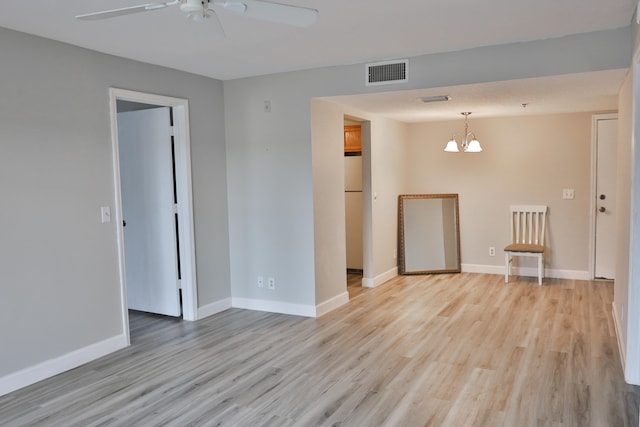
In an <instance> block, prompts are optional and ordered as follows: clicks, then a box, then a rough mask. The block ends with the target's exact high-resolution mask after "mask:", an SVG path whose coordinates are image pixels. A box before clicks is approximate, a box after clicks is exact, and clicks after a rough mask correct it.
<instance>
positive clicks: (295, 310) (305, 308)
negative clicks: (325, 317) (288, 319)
mask: <svg viewBox="0 0 640 427" xmlns="http://www.w3.org/2000/svg"><path fill="white" fill-rule="evenodd" d="M231 306H232V307H234V308H244V309H246V310H256V311H268V312H270V313H280V314H290V315H293V316H305V317H316V308H315V306H313V305H306V304H296V303H291V302H282V301H272V300H261V299H253V298H236V297H232V298H231Z"/></svg>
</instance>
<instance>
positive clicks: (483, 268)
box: [462, 264, 592, 280]
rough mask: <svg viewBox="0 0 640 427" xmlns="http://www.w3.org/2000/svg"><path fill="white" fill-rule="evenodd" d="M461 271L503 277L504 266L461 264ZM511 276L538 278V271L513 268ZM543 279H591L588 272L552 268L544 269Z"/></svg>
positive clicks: (534, 268) (531, 268) (530, 268)
mask: <svg viewBox="0 0 640 427" xmlns="http://www.w3.org/2000/svg"><path fill="white" fill-rule="evenodd" d="M462 271H463V272H465V273H484V274H502V275H503V276H504V265H482V264H462ZM511 274H512V275H513V276H527V277H538V269H537V268H536V267H513V268H512V269H511ZM544 277H552V278H554V279H573V280H591V279H592V278H591V275H590V274H589V272H588V271H582V270H559V269H554V268H545V270H544Z"/></svg>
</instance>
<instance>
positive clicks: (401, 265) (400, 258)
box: [398, 194, 462, 275]
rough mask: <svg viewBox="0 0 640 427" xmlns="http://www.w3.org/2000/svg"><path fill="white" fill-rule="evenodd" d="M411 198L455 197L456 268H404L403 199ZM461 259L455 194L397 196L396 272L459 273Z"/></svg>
mask: <svg viewBox="0 0 640 427" xmlns="http://www.w3.org/2000/svg"><path fill="white" fill-rule="evenodd" d="M408 199H409V200H411V199H455V227H456V245H457V247H456V249H457V257H458V263H457V268H453V269H452V268H443V269H439V270H411V271H407V269H406V262H405V260H406V257H405V255H406V254H405V236H404V201H405V200H408ZM461 265H462V260H461V258H460V206H459V201H458V195H457V194H400V195H399V196H398V273H399V274H402V275H409V274H441V273H460V271H461V268H460V266H461Z"/></svg>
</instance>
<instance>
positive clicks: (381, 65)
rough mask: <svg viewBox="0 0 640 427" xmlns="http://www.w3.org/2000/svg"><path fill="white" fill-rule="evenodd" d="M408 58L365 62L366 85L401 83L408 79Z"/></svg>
mask: <svg viewBox="0 0 640 427" xmlns="http://www.w3.org/2000/svg"><path fill="white" fill-rule="evenodd" d="M408 68H409V60H408V59H402V60H399V61H397V60H396V61H384V62H374V63H371V64H367V81H366V85H367V86H376V85H386V84H391V83H403V82H407V81H409V78H408V76H407V71H408Z"/></svg>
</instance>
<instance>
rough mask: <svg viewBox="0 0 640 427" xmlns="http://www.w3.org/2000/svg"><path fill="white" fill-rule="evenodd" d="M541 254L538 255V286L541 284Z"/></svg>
mask: <svg viewBox="0 0 640 427" xmlns="http://www.w3.org/2000/svg"><path fill="white" fill-rule="evenodd" d="M542 264H543V263H542V256H539V257H538V286H542V271H543V269H542Z"/></svg>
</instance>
